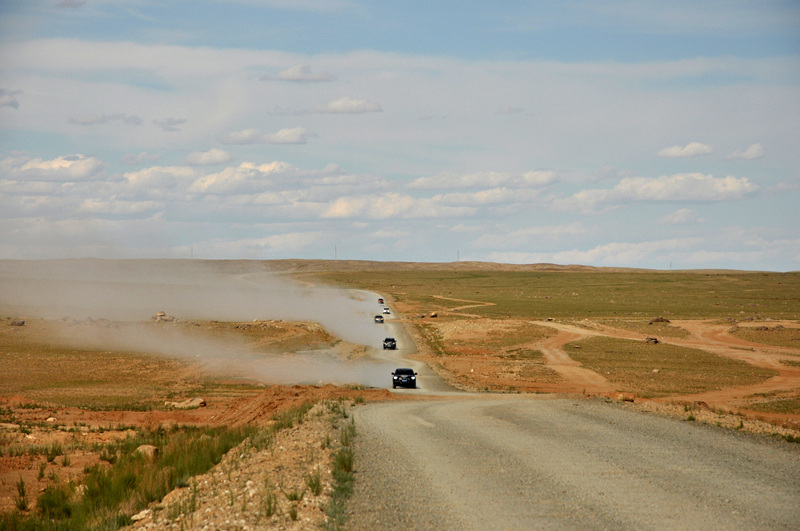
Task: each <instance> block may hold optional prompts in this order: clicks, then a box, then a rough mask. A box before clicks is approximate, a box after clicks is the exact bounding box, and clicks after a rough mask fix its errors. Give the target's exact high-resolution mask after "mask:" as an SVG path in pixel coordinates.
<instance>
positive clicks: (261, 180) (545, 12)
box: [0, 0, 800, 271]
mask: <svg viewBox="0 0 800 531" xmlns="http://www.w3.org/2000/svg"><path fill="white" fill-rule="evenodd" d="M81 256H95V257H109V258H110V257H119V258H140V257H141V258H144V257H175V258H188V257H190V256H194V257H195V258H250V259H274V258H334V257H337V258H339V259H366V260H403V261H425V262H450V261H455V260H456V259H461V260H483V261H494V262H507V263H538V262H552V263H558V264H587V265H596V266H630V267H649V268H657V269H668V268H670V267H672V268H673V269H685V268H735V269H748V270H753V269H758V270H776V271H789V270H800V4H798V3H797V2H796V1H793V0H763V1H752V0H705V1H704V0H700V1H697V0H692V1H688V0H686V1H684V0H675V1H670V2H661V1H655V0H653V1H650V0H636V1H631V0H609V1H594V0H566V1H563V2H538V1H530V2H519V1H506V0H494V1H491V2H490V1H488V0H486V1H472V0H459V1H449V0H443V1H438V2H430V1H417V0H407V1H404V2H397V1H390V0H386V1H369V0H238V1H226V2H223V1H214V0H205V1H204V0H195V1H191V2H190V1H180V0H170V1H163V2H162V1H157V0H85V1H83V0H41V1H40V0H26V1H24V2H23V1H17V0H0V258H51V257H81Z"/></svg>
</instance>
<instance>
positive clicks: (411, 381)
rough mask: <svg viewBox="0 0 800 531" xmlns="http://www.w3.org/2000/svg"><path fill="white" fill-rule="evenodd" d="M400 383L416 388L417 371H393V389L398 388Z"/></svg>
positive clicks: (404, 369)
mask: <svg viewBox="0 0 800 531" xmlns="http://www.w3.org/2000/svg"><path fill="white" fill-rule="evenodd" d="M398 385H399V386H401V387H411V388H412V389H416V387H417V373H415V372H414V371H413V370H412V369H406V368H403V369H395V370H394V372H393V373H392V389H395V388H397V386H398Z"/></svg>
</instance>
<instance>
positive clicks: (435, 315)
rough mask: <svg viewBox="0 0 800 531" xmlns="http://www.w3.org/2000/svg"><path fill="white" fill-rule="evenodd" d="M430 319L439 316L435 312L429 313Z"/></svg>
mask: <svg viewBox="0 0 800 531" xmlns="http://www.w3.org/2000/svg"><path fill="white" fill-rule="evenodd" d="M431 317H439V314H438V313H436V312H431Z"/></svg>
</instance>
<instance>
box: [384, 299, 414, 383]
mask: <svg viewBox="0 0 800 531" xmlns="http://www.w3.org/2000/svg"><path fill="white" fill-rule="evenodd" d="M378 304H380V305H381V306H382V307H383V310H382V312H383V315H376V316H375V318H374V320H375V322H376V323H383V322H384V318H383V316H384V315H391V310H389V307H388V306H384V305H385V304H386V303H385V301H384V300H383V299H382V298H379V299H378ZM383 349H384V350H397V340H396V339H395V338H393V337H387V338H386V339H384V340H383ZM398 386H400V387H409V388H411V389H416V388H417V373H415V372H414V370H413V369H409V368H407V367H400V368H397V369H395V370H394V372H393V373H392V389H396V388H397V387H398Z"/></svg>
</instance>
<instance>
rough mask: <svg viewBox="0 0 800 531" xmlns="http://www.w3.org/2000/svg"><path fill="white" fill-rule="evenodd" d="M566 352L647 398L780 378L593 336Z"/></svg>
mask: <svg viewBox="0 0 800 531" xmlns="http://www.w3.org/2000/svg"><path fill="white" fill-rule="evenodd" d="M576 347H579V348H576ZM564 348H565V350H566V352H567V353H568V354H569V355H570V357H572V358H573V359H574V360H576V361H579V362H581V363H582V364H583V365H584V366H585V367H587V368H589V369H591V370H593V371H595V372H597V373H598V374H600V375H602V376H604V377H605V378H606V379H608V380H609V382H611V384H612V385H614V386H615V387H616V388H617V390H619V391H624V392H629V393H634V394H637V395H639V396H643V397H658V396H667V395H673V394H678V395H680V394H692V393H702V392H706V391H711V390H714V389H722V388H724V387H734V386H741V385H750V384H755V383H758V382H761V381H764V380H766V379H767V378H770V377H772V376H774V375H775V374H777V373H776V372H775V371H772V370H769V369H763V368H758V367H753V366H752V365H749V364H747V363H745V362H742V361H738V360H732V359H729V358H724V357H722V356H717V355H715V354H711V353H709V352H705V351H702V350H698V349H692V348H686V347H679V346H676V345H668V344H665V343H659V344H655V345H654V344H648V343H645V342H644V341H633V340H628V339H616V338H609V337H590V338H586V339H583V340H581V341H577V342H574V343H568V344H567V345H565V347H564ZM654 370H658V372H653V371H654Z"/></svg>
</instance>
